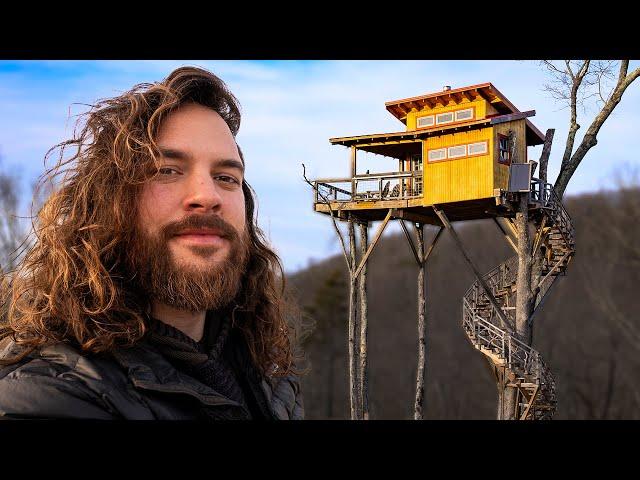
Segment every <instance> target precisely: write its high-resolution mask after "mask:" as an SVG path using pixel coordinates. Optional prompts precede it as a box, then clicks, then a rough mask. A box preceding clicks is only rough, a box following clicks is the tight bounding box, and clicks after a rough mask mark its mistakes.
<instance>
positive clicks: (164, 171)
mask: <svg viewBox="0 0 640 480" xmlns="http://www.w3.org/2000/svg"><path fill="white" fill-rule="evenodd" d="M158 173H159V174H160V175H163V176H172V175H174V174H177V173H180V172H178V170H176V169H175V168H172V167H161V168H159V169H158Z"/></svg>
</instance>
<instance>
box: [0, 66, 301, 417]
mask: <svg viewBox="0 0 640 480" xmlns="http://www.w3.org/2000/svg"><path fill="white" fill-rule="evenodd" d="M86 116H87V118H86V122H85V123H84V124H83V125H82V128H81V130H80V132H79V134H78V135H76V137H77V138H74V139H72V140H70V141H68V142H63V143H61V144H59V145H57V146H56V147H58V148H60V149H61V152H60V160H59V161H58V163H57V164H56V165H55V167H53V168H52V169H51V170H50V171H48V172H47V174H46V175H45V176H44V179H45V180H52V179H53V178H55V177H56V176H58V175H61V174H64V179H63V180H62V183H61V184H60V186H59V188H57V189H56V191H55V192H54V193H53V194H52V195H51V196H50V197H49V198H48V199H47V201H46V202H45V203H44V205H43V207H42V209H41V210H40V211H39V213H38V218H37V222H36V223H35V231H34V233H35V242H34V244H33V246H32V247H31V248H30V249H29V250H28V251H27V253H26V255H25V256H24V259H23V261H22V263H21V264H20V266H19V267H18V269H17V270H16V271H15V272H13V273H12V275H11V277H10V279H5V281H4V284H5V290H6V291H5V292H3V293H4V295H3V298H5V299H6V300H5V305H4V308H3V311H4V312H5V316H6V322H3V326H2V330H1V333H0V337H2V338H3V340H2V342H0V418H83V419H158V420H165V419H177V420H198V419H199V420H218V419H301V418H303V416H304V410H303V402H302V394H301V392H300V386H299V380H298V378H299V375H300V373H301V372H299V371H297V370H296V368H295V367H294V365H295V364H296V359H297V355H296V351H297V349H295V348H294V337H295V335H294V333H295V332H296V331H297V330H296V328H295V327H296V323H295V322H294V321H292V319H293V316H292V315H291V314H290V310H291V308H289V307H291V305H290V304H288V303H287V302H286V300H285V298H284V275H283V271H282V266H281V264H280V261H279V259H278V257H277V256H276V254H275V253H274V252H273V251H271V250H270V249H269V248H268V247H267V245H266V244H265V242H264V239H263V235H262V232H261V231H260V229H259V228H258V226H257V224H256V220H255V218H254V198H253V193H252V190H251V189H250V187H249V186H248V184H247V183H246V181H245V180H244V167H245V165H244V159H243V157H242V154H241V151H240V149H239V147H238V146H237V144H236V141H235V136H236V134H237V132H238V129H239V126H240V111H239V105H238V103H237V100H236V98H235V97H234V96H233V95H232V94H231V93H230V92H229V91H228V89H227V87H226V85H225V84H224V83H223V82H222V81H221V80H220V79H219V78H217V77H216V76H215V75H213V74H211V73H210V72H207V71H206V70H202V69H199V68H193V67H185V68H179V69H177V70H175V71H174V72H172V73H171V74H170V75H169V76H168V77H167V78H166V79H165V80H164V81H162V82H160V83H156V84H152V85H150V84H142V85H137V86H136V87H134V88H133V89H132V90H130V91H129V92H126V93H125V94H123V95H121V96H119V97H116V98H111V99H107V100H103V101H100V102H99V103H98V104H97V105H94V106H93V107H92V109H91V111H89V112H88V113H87V114H86ZM56 147H54V148H56ZM69 147H73V148H74V151H73V152H72V155H71V156H70V157H69V156H68V155H67V157H68V158H65V154H66V153H67V151H68V150H69ZM52 150H53V149H52ZM50 153H51V151H50V152H49V153H48V155H49V154H50Z"/></svg>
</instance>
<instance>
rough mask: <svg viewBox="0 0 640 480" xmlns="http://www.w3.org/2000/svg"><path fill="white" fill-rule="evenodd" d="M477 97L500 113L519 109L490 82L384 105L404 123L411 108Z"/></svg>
mask: <svg viewBox="0 0 640 480" xmlns="http://www.w3.org/2000/svg"><path fill="white" fill-rule="evenodd" d="M478 99H484V100H486V101H487V102H489V103H490V104H491V105H493V107H494V108H495V109H496V110H498V113H500V114H508V113H516V112H519V111H520V110H518V109H517V108H516V106H515V105H513V104H512V103H511V102H510V101H509V100H508V99H507V97H505V96H504V95H503V94H502V93H501V92H500V91H499V90H498V89H497V88H496V87H494V86H493V85H492V84H491V83H481V84H478V85H471V86H470V87H462V88H455V89H453V90H444V91H441V92H436V93H429V94H426V95H420V96H418V97H411V98H404V99H402V100H392V101H390V102H385V107H386V108H387V110H389V112H390V113H391V114H392V115H393V116H394V117H396V118H397V119H398V120H400V121H401V122H402V123H404V124H406V123H407V113H409V112H410V111H411V110H412V109H413V108H415V109H416V110H421V109H422V108H425V107H426V108H434V107H435V106H436V105H437V104H441V105H447V104H449V103H450V102H451V101H453V102H454V103H456V104H457V103H462V102H463V101H465V100H467V101H474V100H478Z"/></svg>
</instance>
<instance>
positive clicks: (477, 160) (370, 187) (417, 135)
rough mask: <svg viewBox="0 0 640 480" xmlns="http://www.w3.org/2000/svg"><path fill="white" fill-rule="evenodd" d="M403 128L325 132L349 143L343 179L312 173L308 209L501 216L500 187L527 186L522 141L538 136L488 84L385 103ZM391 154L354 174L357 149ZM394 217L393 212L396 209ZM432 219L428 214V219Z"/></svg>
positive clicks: (365, 214)
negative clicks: (376, 168) (384, 167)
mask: <svg viewBox="0 0 640 480" xmlns="http://www.w3.org/2000/svg"><path fill="white" fill-rule="evenodd" d="M385 106H386V108H387V110H388V111H389V112H390V113H391V114H392V115H393V116H394V117H396V118H397V119H398V120H400V121H401V122H402V123H403V124H404V125H405V126H406V129H405V130H404V131H400V132H392V133H376V134H369V135H360V136H355V137H354V136H352V137H340V138H331V139H330V142H331V143H332V144H334V145H343V146H345V147H349V149H350V160H351V176H350V177H349V178H327V179H317V180H315V181H314V182H313V183H314V190H315V199H314V209H315V211H317V212H322V213H327V214H329V213H330V212H334V213H335V214H336V215H337V216H339V217H340V218H346V214H347V212H351V213H352V214H354V216H356V217H359V218H361V219H362V220H367V221H375V220H381V219H383V218H384V217H385V215H386V214H387V212H388V211H389V210H390V209H394V211H398V212H403V215H402V216H403V218H406V219H409V220H411V219H413V220H415V221H420V222H426V223H438V220H437V217H436V216H435V214H434V211H433V208H431V207H432V206H436V205H437V206H438V207H439V208H442V209H443V210H445V211H446V212H447V215H448V216H449V218H450V219H451V220H452V221H456V220H471V219H477V218H488V217H491V216H496V215H501V208H504V207H503V205H504V203H505V202H504V198H505V194H506V192H513V191H529V189H530V181H531V174H532V167H533V165H534V164H533V163H532V162H529V161H528V160H527V147H529V146H534V145H540V144H543V143H544V135H543V134H542V133H541V132H540V130H538V129H537V128H536V127H535V126H534V125H533V124H532V123H531V121H530V120H529V118H528V117H531V116H533V115H535V111H534V110H532V111H528V112H520V111H519V110H518V109H517V108H516V107H515V106H514V105H513V104H512V103H511V102H510V101H509V100H508V99H507V98H506V97H505V96H504V95H503V94H502V93H500V91H499V90H498V89H496V88H495V87H494V86H493V85H492V84H491V83H483V84H480V85H473V86H470V87H464V88H457V89H453V90H452V89H451V88H450V87H445V88H444V90H443V91H441V92H437V93H431V94H427V95H421V96H418V97H412V98H405V99H403V100H395V101H391V102H386V104H385ZM359 151H362V152H371V153H374V154H377V155H382V156H384V157H387V158H388V159H389V169H388V171H385V172H378V173H369V170H367V173H365V174H363V173H357V167H360V171H363V170H365V169H367V166H366V165H359V164H358V152H359ZM394 216H395V215H394ZM430 219H432V220H433V221H430Z"/></svg>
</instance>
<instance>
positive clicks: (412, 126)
mask: <svg viewBox="0 0 640 480" xmlns="http://www.w3.org/2000/svg"><path fill="white" fill-rule="evenodd" d="M469 107H474V110H475V112H474V118H473V120H481V119H483V118H485V117H486V116H487V107H489V108H491V109H492V110H494V111H495V109H494V108H493V107H491V106H490V105H489V103H488V102H487V101H486V100H483V99H479V100H474V101H472V102H470V101H469V100H467V99H464V100H462V102H460V103H454V102H449V103H448V104H447V105H446V106H443V105H442V103H440V102H439V103H437V104H436V106H435V107H434V108H427V107H425V108H423V109H421V110H417V109H415V108H414V109H412V110H411V111H410V112H409V113H407V131H410V130H428V129H429V128H438V127H440V128H441V127H443V126H446V125H450V124H449V123H446V124H442V125H436V124H435V118H434V124H433V127H427V128H420V129H418V128H417V120H416V119H417V117H421V116H423V115H432V114H433V115H437V114H438V113H446V112H451V111H454V110H464V109H465V108H469ZM469 121H472V120H469Z"/></svg>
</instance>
